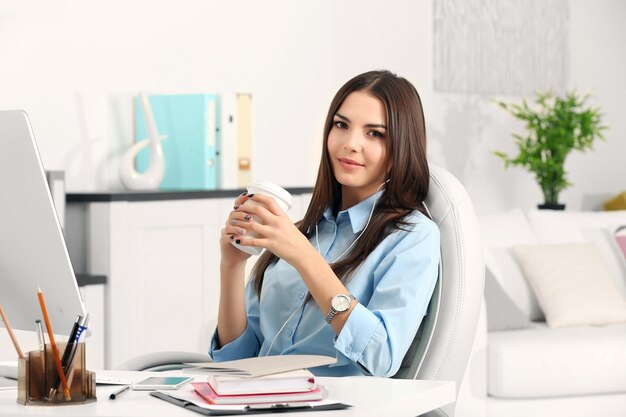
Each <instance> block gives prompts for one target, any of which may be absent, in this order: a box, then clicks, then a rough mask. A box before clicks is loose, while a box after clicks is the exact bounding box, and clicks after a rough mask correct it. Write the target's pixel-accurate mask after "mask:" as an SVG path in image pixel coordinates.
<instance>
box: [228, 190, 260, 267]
mask: <svg viewBox="0 0 626 417" xmlns="http://www.w3.org/2000/svg"><path fill="white" fill-rule="evenodd" d="M247 199H248V195H247V194H246V193H244V194H242V195H240V196H239V197H237V198H236V199H235V201H234V207H233V208H234V209H233V211H231V212H230V213H229V215H228V219H226V225H225V226H224V228H223V229H222V231H221V235H220V252H221V254H222V263H226V264H227V265H236V264H239V263H244V262H246V261H247V260H248V258H250V256H251V255H250V254H248V253H246V252H244V251H242V250H239V249H238V248H236V247H235V246H233V245H232V243H233V242H234V241H235V240H236V239H239V238H238V237H236V236H239V235H240V234H241V232H243V233H245V230H244V229H242V228H241V227H239V226H236V224H237V223H238V222H247V221H249V220H252V218H251V217H250V219H249V220H246V219H247V217H246V216H247V215H246V213H244V212H242V211H237V209H238V208H239V207H240V206H241V205H242V204H243V203H245V202H246V200H247Z"/></svg>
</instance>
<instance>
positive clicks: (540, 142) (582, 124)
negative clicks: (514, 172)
mask: <svg viewBox="0 0 626 417" xmlns="http://www.w3.org/2000/svg"><path fill="white" fill-rule="evenodd" d="M588 98H589V95H584V96H579V95H578V94H577V93H576V92H575V91H570V92H569V93H567V94H566V95H565V97H559V96H555V95H554V94H552V93H551V92H545V93H541V92H539V93H537V94H536V98H535V102H534V105H533V106H532V107H531V106H529V105H528V102H527V101H526V99H523V100H522V104H521V105H520V104H513V103H505V102H502V101H496V103H497V104H498V105H499V106H500V107H502V108H503V109H504V110H506V111H507V112H509V113H511V114H512V115H513V116H515V117H516V118H517V119H519V120H522V121H524V122H525V124H526V125H525V127H526V133H525V134H518V133H513V137H514V138H515V143H516V145H517V148H518V151H519V153H518V154H517V156H515V157H509V156H508V155H507V154H505V153H504V152H499V151H495V152H494V154H495V155H496V156H498V157H499V158H501V159H502V160H503V161H504V166H505V167H509V166H511V165H519V166H521V167H523V168H526V169H527V170H528V171H530V172H531V173H533V174H534V175H535V179H536V181H537V183H538V184H539V187H540V188H541V191H542V192H543V197H544V203H543V204H539V205H538V207H539V208H540V209H556V210H563V209H564V208H565V205H564V204H560V203H559V193H560V192H561V191H563V190H564V189H566V188H567V187H569V186H571V185H572V184H571V183H570V182H569V181H568V179H567V172H566V171H565V169H564V167H563V165H564V163H565V158H566V157H567V155H568V154H569V153H570V152H571V151H572V150H577V151H585V150H587V149H591V148H592V145H593V142H594V140H595V139H596V138H598V139H601V140H604V136H602V131H603V130H604V129H606V126H603V125H602V114H601V113H600V109H598V108H592V107H589V106H586V105H585V103H586V101H587V99H588Z"/></svg>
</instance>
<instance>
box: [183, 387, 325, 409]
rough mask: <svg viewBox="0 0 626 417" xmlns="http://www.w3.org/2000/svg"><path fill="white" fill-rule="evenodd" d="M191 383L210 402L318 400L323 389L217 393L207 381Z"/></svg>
mask: <svg viewBox="0 0 626 417" xmlns="http://www.w3.org/2000/svg"><path fill="white" fill-rule="evenodd" d="M191 385H192V386H193V388H194V390H195V391H196V393H197V394H198V395H200V396H201V397H202V398H204V399H205V400H207V401H208V402H209V403H211V404H267V403H291V402H294V401H319V400H321V399H323V397H324V395H323V391H322V389H321V388H319V387H318V388H314V389H311V390H308V391H304V392H278V393H263V394H241V395H219V394H217V393H216V392H215V390H214V389H213V388H212V387H211V384H209V383H207V382H193V383H192V384H191Z"/></svg>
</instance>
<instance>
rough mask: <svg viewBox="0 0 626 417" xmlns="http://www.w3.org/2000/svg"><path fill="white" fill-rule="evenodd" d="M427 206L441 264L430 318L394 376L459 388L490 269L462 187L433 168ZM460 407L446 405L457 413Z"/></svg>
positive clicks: (446, 408)
mask: <svg viewBox="0 0 626 417" xmlns="http://www.w3.org/2000/svg"><path fill="white" fill-rule="evenodd" d="M426 205H427V207H428V209H429V211H430V215H431V217H432V219H433V221H434V222H435V223H436V224H437V225H438V226H439V231H440V234H441V263H440V265H439V278H438V280H437V285H436V287H435V292H434V293H433V297H432V298H431V302H430V304H429V306H428V311H427V314H426V317H424V320H423V321H422V324H421V326H420V329H419V331H418V333H417V335H416V336H415V339H414V340H413V343H412V344H411V347H410V348H409V351H408V352H407V354H406V355H405V358H404V360H403V363H402V367H401V368H400V370H399V371H398V373H397V374H396V375H395V376H394V378H403V379H416V378H419V379H431V380H448V381H456V386H457V391H458V388H459V387H460V384H461V381H462V380H463V375H464V373H465V368H466V366H467V361H468V358H469V355H470V352H471V349H472V344H473V342H474V336H475V334H476V328H477V325H478V318H479V316H480V307H481V303H482V297H483V285H484V278H485V267H484V261H483V249H482V244H481V241H480V234H479V228H478V222H477V220H476V214H475V212H474V207H473V206H472V202H471V200H470V198H469V196H468V194H467V191H466V190H465V188H464V187H463V185H462V184H461V183H460V182H459V181H458V180H457V179H456V178H455V177H454V176H453V175H452V174H450V173H449V172H447V171H445V170H444V169H442V168H439V167H437V166H432V165H431V166H430V186H429V191H428V196H427V197H426ZM454 409H455V404H451V405H450V406H447V407H444V408H443V410H444V411H445V413H446V414H447V415H450V416H452V415H454Z"/></svg>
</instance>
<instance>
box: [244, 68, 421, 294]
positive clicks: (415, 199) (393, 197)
mask: <svg viewBox="0 0 626 417" xmlns="http://www.w3.org/2000/svg"><path fill="white" fill-rule="evenodd" d="M354 91H366V92H368V93H369V94H371V95H373V96H374V97H376V98H378V99H379V100H380V101H381V102H382V103H383V105H384V106H385V110H386V114H387V155H388V156H387V158H388V159H387V166H388V167H389V168H388V177H387V179H388V180H389V182H388V183H387V184H386V187H385V188H384V191H383V192H382V195H381V197H380V198H379V200H378V202H377V203H376V209H375V210H374V213H373V215H372V218H371V221H370V223H369V226H367V228H366V229H365V230H364V231H363V235H362V236H361V237H360V239H359V240H358V241H357V242H356V244H355V245H354V247H353V248H352V250H351V252H349V253H348V254H347V256H346V257H344V258H343V259H341V260H339V261H338V262H335V263H333V264H332V265H330V266H331V268H332V270H333V272H334V273H335V274H336V275H337V276H338V277H339V279H340V280H341V282H342V283H344V284H345V283H347V282H348V281H349V279H350V277H351V275H352V273H353V272H354V271H355V270H356V269H357V268H358V267H359V266H360V265H361V264H362V263H363V261H364V260H365V258H367V256H368V255H369V254H370V253H371V252H372V251H373V250H374V249H375V248H376V246H378V244H379V243H380V242H382V240H383V239H384V238H385V237H387V236H388V235H389V234H390V233H391V232H393V231H394V230H398V229H401V228H402V226H406V222H405V221H404V217H405V216H406V215H407V214H409V213H411V212H412V211H414V210H418V211H420V212H422V213H424V214H426V212H425V209H424V203H423V202H424V199H425V198H426V194H427V193H428V182H429V170H428V163H427V161H426V126H425V124H424V112H423V110H422V102H421V100H420V97H419V94H418V93H417V90H416V89H415V87H414V86H413V84H411V83H410V82H409V81H407V80H406V79H404V78H402V77H398V76H397V75H395V74H393V73H391V72H389V71H369V72H366V73H363V74H360V75H357V76H356V77H354V78H352V79H351V80H350V81H348V82H347V83H345V84H344V85H343V87H341V88H340V89H339V91H338V92H337V94H336V95H335V98H333V101H332V102H331V104H330V108H329V109H328V115H327V116H326V122H325V124H324V141H323V148H322V160H321V161H320V167H319V170H318V173H317V180H316V182H315V188H314V189H313V196H312V198H311V202H310V204H309V207H308V209H307V211H306V214H305V215H304V218H303V219H302V220H301V221H300V222H298V223H297V224H296V225H297V227H298V229H299V230H300V232H302V233H303V234H304V235H305V236H307V237H308V238H310V237H311V234H312V233H314V231H315V225H316V224H317V223H318V222H319V221H320V219H321V218H322V216H323V214H324V210H326V208H327V207H328V206H331V207H332V208H333V211H334V212H336V211H337V210H338V208H339V206H340V203H341V184H339V182H337V180H336V179H335V175H334V174H333V168H332V162H331V160H330V156H329V154H328V147H327V145H326V144H327V142H328V135H329V133H330V131H331V129H332V127H333V118H334V116H335V114H336V113H337V111H338V110H339V108H340V107H341V104H342V103H343V101H344V100H345V99H346V97H348V95H350V94H351V93H352V92H354ZM426 215H427V214H426ZM277 260H278V257H277V256H276V255H274V254H273V253H272V252H270V251H267V250H266V251H265V252H264V253H263V254H262V255H261V256H260V258H259V260H258V261H257V263H256V264H255V266H254V269H253V270H252V276H253V279H254V280H255V282H254V285H255V290H256V293H257V296H260V294H261V287H262V286H263V277H264V274H265V270H266V269H267V268H268V266H270V265H272V264H273V263H275V262H276V261H277Z"/></svg>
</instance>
